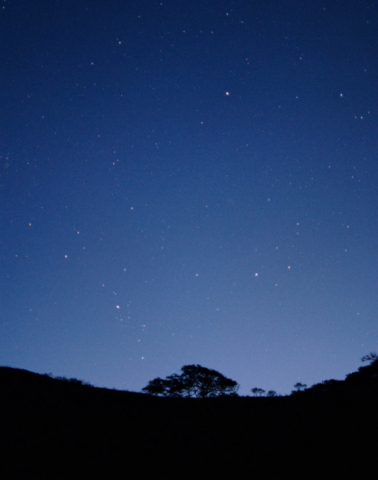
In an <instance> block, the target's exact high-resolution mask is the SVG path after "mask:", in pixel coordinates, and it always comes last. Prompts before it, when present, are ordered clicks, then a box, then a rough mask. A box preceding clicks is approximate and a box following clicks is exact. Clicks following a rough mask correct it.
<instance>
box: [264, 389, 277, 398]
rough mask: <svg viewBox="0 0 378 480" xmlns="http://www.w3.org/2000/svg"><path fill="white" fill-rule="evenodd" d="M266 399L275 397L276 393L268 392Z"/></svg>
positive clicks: (273, 391)
mask: <svg viewBox="0 0 378 480" xmlns="http://www.w3.org/2000/svg"><path fill="white" fill-rule="evenodd" d="M266 396H267V397H277V396H278V395H277V392H276V391H275V390H269V392H268V393H267V394H266Z"/></svg>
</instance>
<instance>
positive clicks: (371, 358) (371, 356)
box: [361, 352, 378, 364]
mask: <svg viewBox="0 0 378 480" xmlns="http://www.w3.org/2000/svg"><path fill="white" fill-rule="evenodd" d="M376 360H378V353H376V352H370V353H368V354H367V355H364V356H363V357H362V358H361V362H370V364H372V363H374V362H375V361H376Z"/></svg>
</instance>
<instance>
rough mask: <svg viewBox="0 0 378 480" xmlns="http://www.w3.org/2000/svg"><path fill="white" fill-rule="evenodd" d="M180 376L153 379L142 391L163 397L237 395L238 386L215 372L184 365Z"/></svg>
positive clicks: (198, 366) (196, 366) (200, 367)
mask: <svg viewBox="0 0 378 480" xmlns="http://www.w3.org/2000/svg"><path fill="white" fill-rule="evenodd" d="M181 372H182V373H181V374H180V375H178V374H176V373H174V374H172V375H169V376H168V377H166V378H165V379H162V378H159V377H158V378H155V379H154V380H151V381H150V382H149V383H148V385H147V386H146V387H144V388H142V391H143V392H145V393H149V394H151V395H160V396H163V397H192V398H205V397H218V396H221V395H237V391H238V389H239V385H238V384H237V382H235V381H234V380H231V379H230V378H227V377H225V376H224V375H222V374H221V373H219V372H217V371H216V370H212V369H209V368H206V367H202V366H201V365H184V366H183V367H182V368H181Z"/></svg>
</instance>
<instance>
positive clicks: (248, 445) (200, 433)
mask: <svg viewBox="0 0 378 480" xmlns="http://www.w3.org/2000/svg"><path fill="white" fill-rule="evenodd" d="M377 373H378V365H377V362H375V364H373V365H369V366H367V367H362V368H361V369H360V370H359V372H356V373H353V374H351V375H349V376H348V377H347V379H346V380H345V381H339V382H336V381H330V382H323V383H322V384H319V385H318V386H316V387H314V388H311V389H308V390H306V391H304V392H302V393H297V394H294V395H291V396H287V397H273V398H249V397H229V398H227V397H223V398H214V399H180V398H178V399H171V398H156V397H151V396H148V395H143V394H139V393H132V392H121V391H115V390H107V389H100V388H94V387H91V386H86V385H82V384H81V383H80V382H78V381H76V382H75V381H64V380H58V379H54V378H50V377H48V376H43V375H38V374H35V373H31V372H28V371H25V370H18V369H12V368H8V367H0V448H1V453H0V455H1V463H0V478H32V477H35V478H39V479H40V478H51V479H58V478H77V477H78V478H125V479H127V478H131V479H132V478H154V477H156V478H193V479H194V478H217V477H220V478H235V477H239V478H251V479H252V478H254V479H260V478H261V479H262V478H275V479H281V478H286V477H287V476H288V478H291V479H292V478H302V479H305V478H306V479H307V478H320V477H323V478H326V479H328V478H329V479H331V478H344V477H346V476H348V477H349V478H350V477H352V478H358V479H360V478H368V477H372V478H375V475H376V474H377V471H378V470H377V459H378V449H377V447H378V433H377V432H378V428H377V427H378V409H377V407H378V379H377Z"/></svg>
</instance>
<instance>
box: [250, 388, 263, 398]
mask: <svg viewBox="0 0 378 480" xmlns="http://www.w3.org/2000/svg"><path fill="white" fill-rule="evenodd" d="M251 392H252V393H253V395H254V396H255V397H261V396H262V395H264V393H265V390H264V389H262V388H257V387H255V388H252V390H251Z"/></svg>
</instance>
